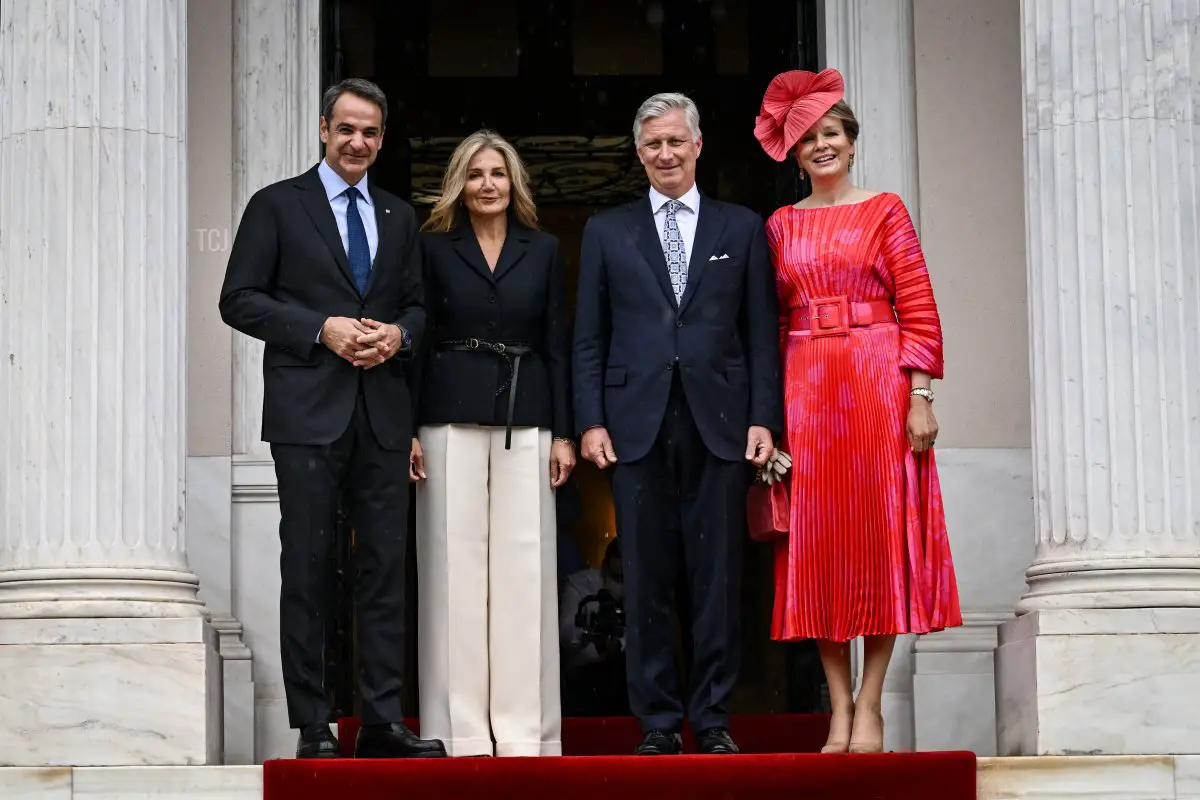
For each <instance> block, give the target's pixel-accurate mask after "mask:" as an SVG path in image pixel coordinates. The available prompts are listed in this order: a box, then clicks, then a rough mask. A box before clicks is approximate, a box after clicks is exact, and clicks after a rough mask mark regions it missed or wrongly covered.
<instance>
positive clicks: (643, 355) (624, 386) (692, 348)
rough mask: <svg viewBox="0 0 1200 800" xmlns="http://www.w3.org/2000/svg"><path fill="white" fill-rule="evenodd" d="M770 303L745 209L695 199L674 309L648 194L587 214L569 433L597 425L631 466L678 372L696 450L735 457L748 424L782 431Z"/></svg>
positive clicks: (768, 277) (751, 216)
mask: <svg viewBox="0 0 1200 800" xmlns="http://www.w3.org/2000/svg"><path fill="white" fill-rule="evenodd" d="M777 305H778V300H777V298H776V293H775V272H774V268H773V267H772V266H771V260H770V255H769V252H768V247H767V239H766V233H765V232H764V229H763V222H762V218H761V217H759V216H758V214H756V213H754V212H753V211H751V210H750V209H748V208H744V207H742V206H737V205H732V204H730V203H722V202H720V201H719V200H713V199H712V198H710V197H707V196H705V195H701V199H700V212H699V216H698V218H697V224H696V238H695V241H694V242H693V244H692V253H691V258H690V259H689V262H688V282H687V287H686V289H685V291H684V293H683V297H682V299H681V300H680V301H679V302H678V303H676V302H675V294H674V292H673V291H672V290H671V279H670V275H669V273H668V271H667V264H666V260H665V259H664V257H663V251H662V244H661V240H660V239H659V235H658V231H657V229H656V227H655V221H654V216H653V212H652V211H651V208H650V199H649V197H645V198H643V199H641V200H638V201H636V202H633V203H630V204H628V205H625V206H620V207H617V208H612V209H608V210H606V211H602V212H600V213H598V214H596V215H595V216H593V217H592V218H591V219H589V220H588V222H587V225H586V227H585V228H584V232H583V248H582V254H581V257H580V265H579V291H578V298H577V302H576V310H575V334H574V353H573V359H572V361H573V368H572V371H573V376H574V380H573V384H574V400H575V403H574V405H575V422H576V426H577V427H578V428H579V429H580V430H581V431H586V430H587V429H588V428H593V427H596V426H604V427H606V428H608V432H609V435H610V436H611V437H612V442H613V449H614V450H615V451H616V456H617V458H618V459H619V460H620V461H622V462H626V463H628V462H631V461H637V460H638V459H640V458H642V457H643V456H645V455H646V453H647V452H648V451H649V450H650V448H651V446H652V445H653V444H654V440H655V438H656V437H657V436H658V431H659V428H660V426H661V424H662V420H663V414H664V412H665V410H666V407H667V399H668V397H669V394H670V389H671V381H672V380H673V378H674V376H675V373H676V371H678V373H679V376H680V378H681V380H682V385H683V391H684V396H685V398H686V400H687V404H688V408H689V410H690V411H691V413H692V416H693V418H694V419H695V421H696V425H697V427H698V428H699V430H700V435H701V437H702V438H703V440H704V444H705V446H707V447H708V449H709V450H710V451H711V452H712V453H713V454H714V455H716V456H717V457H718V458H721V459H724V460H727V461H741V460H743V459H744V458H745V454H746V430H747V428H748V427H749V426H751V425H762V426H764V427H766V428H768V429H770V430H771V431H772V432H773V433H774V434H775V435H776V436H778V435H779V433H780V431H782V429H783V388H782V384H781V380H780V374H779V328H778V325H779V319H778V316H777V310H776V309H777Z"/></svg>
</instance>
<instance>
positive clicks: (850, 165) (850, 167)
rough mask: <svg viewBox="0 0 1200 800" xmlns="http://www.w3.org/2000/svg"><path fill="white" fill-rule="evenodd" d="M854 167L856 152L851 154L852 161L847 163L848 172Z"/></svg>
mask: <svg viewBox="0 0 1200 800" xmlns="http://www.w3.org/2000/svg"><path fill="white" fill-rule="evenodd" d="M852 169H854V153H851V154H850V163H849V164H847V165H846V172H849V171H850V170H852Z"/></svg>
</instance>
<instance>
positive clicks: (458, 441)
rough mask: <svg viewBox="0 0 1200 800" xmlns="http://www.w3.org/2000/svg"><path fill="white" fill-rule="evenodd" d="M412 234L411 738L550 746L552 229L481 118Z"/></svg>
mask: <svg viewBox="0 0 1200 800" xmlns="http://www.w3.org/2000/svg"><path fill="white" fill-rule="evenodd" d="M424 230H425V231H426V233H424V234H423V241H422V248H423V251H424V261H425V307H426V312H427V314H428V319H427V322H426V333H425V337H424V341H423V342H422V344H421V346H420V348H419V350H418V353H417V357H416V365H415V366H416V368H415V370H414V371H413V383H414V386H413V391H412V394H413V397H414V398H416V399H415V400H414V402H415V403H417V409H416V418H417V423H418V429H417V438H416V439H415V440H414V441H413V461H412V466H411V472H412V474H411V475H410V478H412V479H413V480H416V481H418V485H417V564H418V567H417V569H418V577H419V584H420V586H419V611H418V614H419V624H418V663H419V670H420V684H421V686H420V706H421V708H420V719H421V734H422V736H437V737H439V738H441V739H443V740H444V741H445V742H446V749H447V751H448V752H449V754H450V755H452V756H463V755H468V756H471V755H493V754H494V755H499V756H530V755H534V756H536V755H559V754H561V752H562V744H561V736H560V728H561V712H560V710H559V708H560V707H559V682H558V681H559V677H558V675H559V668H558V659H559V655H558V637H557V603H556V594H557V571H556V568H555V557H556V552H557V544H556V538H557V537H556V530H557V529H556V525H555V500H554V490H555V489H557V488H558V487H560V486H562V485H563V484H564V483H565V482H566V480H567V477H568V476H569V475H570V474H571V470H572V468H573V467H574V466H575V446H574V442H573V440H572V439H571V438H570V436H571V419H570V413H569V410H570V402H571V401H570V397H571V392H570V388H569V386H568V379H569V374H570V369H569V365H568V355H569V348H570V342H569V339H570V335H569V332H568V330H567V320H566V308H565V302H566V292H565V288H564V281H563V262H562V257H561V254H560V253H559V246H558V240H557V239H556V238H555V237H553V236H551V235H550V234H548V233H543V232H541V231H539V230H538V229H537V212H536V210H535V208H534V204H533V198H532V196H531V194H530V191H529V181H528V178H527V176H526V172H525V167H524V165H523V164H522V163H521V160H520V158H519V157H518V156H517V153H516V151H515V150H514V149H513V147H512V146H511V145H510V144H509V143H508V142H506V141H505V140H504V139H502V138H500V137H499V136H497V135H496V134H495V133H492V132H490V131H479V132H478V133H475V134H472V135H471V136H468V137H467V138H466V139H464V140H463V142H462V143H461V144H460V145H459V146H458V148H457V149H455V151H454V154H453V155H452V156H451V157H450V164H449V166H448V167H447V169H446V174H445V176H444V178H443V180H442V195H441V198H440V199H439V200H438V202H437V204H436V205H435V206H434V209H433V212H432V213H431V215H430V217H429V220H428V221H427V222H426V223H425V225H424ZM493 742H494V744H493Z"/></svg>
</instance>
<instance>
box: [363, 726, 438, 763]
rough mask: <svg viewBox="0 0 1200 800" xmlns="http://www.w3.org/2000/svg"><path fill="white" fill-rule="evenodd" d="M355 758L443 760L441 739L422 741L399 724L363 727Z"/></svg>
mask: <svg viewBox="0 0 1200 800" xmlns="http://www.w3.org/2000/svg"><path fill="white" fill-rule="evenodd" d="M354 757H355V758H445V757H446V745H444V744H442V740H441V739H422V738H421V737H419V736H417V735H416V734H415V733H413V732H412V731H410V730H409V729H408V728H407V727H406V726H405V725H404V724H403V723H401V722H392V723H387V724H384V725H363V726H362V727H361V728H359V729H358V741H357V742H355V745H354Z"/></svg>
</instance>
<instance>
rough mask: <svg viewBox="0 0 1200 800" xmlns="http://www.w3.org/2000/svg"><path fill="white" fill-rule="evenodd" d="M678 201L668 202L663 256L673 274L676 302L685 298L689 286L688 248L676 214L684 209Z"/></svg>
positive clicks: (664, 227)
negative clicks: (684, 290) (685, 290)
mask: <svg viewBox="0 0 1200 800" xmlns="http://www.w3.org/2000/svg"><path fill="white" fill-rule="evenodd" d="M683 207H684V206H683V203H681V202H679V201H678V200H668V201H667V221H666V224H665V225H664V226H663V255H664V256H666V259H667V270H668V271H669V272H670V273H671V288H672V289H674V290H675V302H676V303H678V302H679V301H680V299H682V298H683V289H684V287H685V286H687V279H688V260H687V248H686V247H684V246H683V235H682V234H681V233H680V232H679V220H677V219H675V213H676V212H677V211H679V209H681V208H683Z"/></svg>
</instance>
